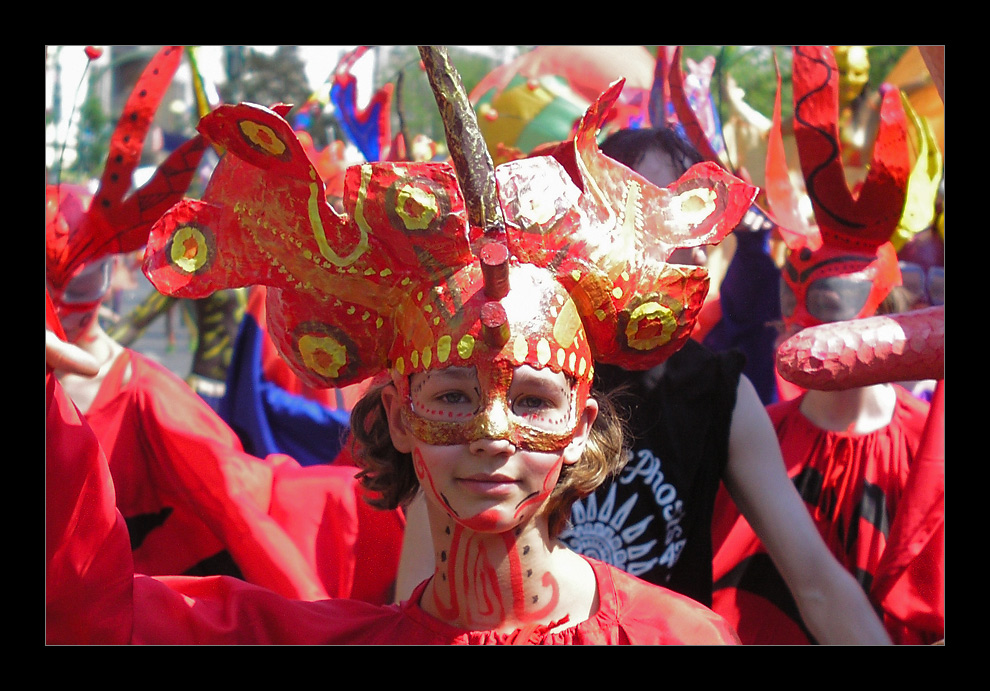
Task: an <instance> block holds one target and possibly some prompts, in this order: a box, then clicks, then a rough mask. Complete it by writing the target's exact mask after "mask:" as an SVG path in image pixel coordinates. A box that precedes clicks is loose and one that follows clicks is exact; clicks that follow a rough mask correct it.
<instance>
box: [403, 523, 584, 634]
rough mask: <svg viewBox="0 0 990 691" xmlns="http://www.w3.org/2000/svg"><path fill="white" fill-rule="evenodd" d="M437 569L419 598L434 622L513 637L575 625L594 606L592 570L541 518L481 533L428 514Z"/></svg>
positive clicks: (582, 619)
mask: <svg viewBox="0 0 990 691" xmlns="http://www.w3.org/2000/svg"><path fill="white" fill-rule="evenodd" d="M431 528H432V532H433V546H434V552H435V568H434V573H433V578H432V579H431V581H430V583H429V584H428V585H427V588H426V590H425V591H424V592H423V596H422V598H421V600H420V605H421V606H422V608H423V609H424V610H425V611H426V612H428V613H429V614H431V615H433V616H434V617H436V618H437V619H440V620H441V621H443V622H446V623H448V624H450V625H452V626H456V627H457V628H460V629H464V630H469V631H488V630H495V631H499V632H502V633H511V632H513V631H515V630H517V629H521V628H524V627H527V626H533V625H540V624H542V625H549V628H550V630H554V629H558V628H566V627H569V626H574V625H576V624H578V623H580V622H581V621H584V620H585V619H587V618H589V617H590V616H591V615H592V614H593V613H594V612H595V611H596V610H597V609H598V587H597V583H596V580H595V577H594V572H593V571H592V569H591V566H590V565H589V564H588V563H587V562H586V561H585V560H584V559H583V558H581V557H580V556H578V555H577V554H575V553H574V552H572V551H570V550H568V549H567V548H566V547H564V546H562V545H559V544H557V543H555V542H553V541H551V540H550V539H549V537H548V532H547V528H546V521H545V520H544V521H539V520H537V521H536V522H530V523H529V524H527V525H526V526H524V527H520V528H518V529H516V530H514V531H510V532H506V533H478V532H474V531H472V530H470V529H468V528H465V527H463V526H461V525H460V524H458V523H456V522H454V521H453V520H452V519H450V518H449V517H448V516H446V515H444V516H442V517H439V520H434V517H432V516H431Z"/></svg>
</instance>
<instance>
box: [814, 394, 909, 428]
mask: <svg viewBox="0 0 990 691" xmlns="http://www.w3.org/2000/svg"><path fill="white" fill-rule="evenodd" d="M896 404H897V393H896V391H894V387H892V386H891V385H890V384H874V385H873V386H864V387H861V388H857V389H848V390H845V391H808V393H806V394H805V396H804V399H803V400H802V401H801V412H802V413H803V414H804V416H805V417H806V418H808V420H810V421H811V422H812V424H814V425H815V426H817V427H820V428H821V429H825V430H829V431H833V432H843V433H847V434H869V433H870V432H875V431H876V430H878V429H882V428H884V427H886V426H887V425H889V424H890V421H891V420H892V419H893V416H894V408H895V406H896Z"/></svg>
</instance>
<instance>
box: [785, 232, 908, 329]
mask: <svg viewBox="0 0 990 691" xmlns="http://www.w3.org/2000/svg"><path fill="white" fill-rule="evenodd" d="M900 284H901V273H900V269H899V268H898V264H897V254H896V252H895V251H894V247H893V245H892V244H890V243H889V242H888V243H884V244H882V245H881V246H880V247H879V248H877V252H876V254H875V255H874V256H872V257H871V256H869V255H867V254H863V253H860V252H855V251H852V250H850V249H848V248H843V247H836V246H833V245H824V246H823V247H821V248H820V249H818V250H816V251H811V250H810V249H809V248H807V247H804V248H802V249H800V250H797V251H794V252H791V253H790V254H789V255H788V258H787V261H786V262H785V264H784V267H783V271H782V272H781V311H782V316H783V320H784V323H785V324H787V325H788V326H799V327H801V328H805V327H809V326H817V325H819V324H824V323H829V322H836V321H845V320H848V319H861V318H864V317H870V316H873V315H874V314H875V313H876V310H877V307H879V306H880V303H881V302H883V300H884V298H886V297H887V295H888V294H889V293H890V291H891V289H892V288H893V287H894V286H895V285H900Z"/></svg>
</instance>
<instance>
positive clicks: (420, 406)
mask: <svg viewBox="0 0 990 691" xmlns="http://www.w3.org/2000/svg"><path fill="white" fill-rule="evenodd" d="M492 249H493V250H496V251H497V250H498V248H497V247H495V248H492ZM480 271H481V269H479V268H475V267H474V266H471V267H467V268H466V269H464V270H463V271H462V272H459V273H458V274H456V275H455V279H457V278H461V279H465V280H467V281H468V285H473V286H474V287H475V290H474V292H473V293H472V294H470V296H468V297H467V299H466V301H465V302H464V303H463V305H462V306H461V310H460V311H459V313H458V314H457V318H456V319H452V320H451V321H450V322H448V323H447V324H446V327H445V328H444V329H443V331H442V332H441V331H438V332H437V337H436V339H435V341H434V343H435V347H433V348H426V349H416V348H413V347H411V343H408V342H404V341H403V339H399V340H398V341H397V342H396V345H395V347H394V348H393V354H392V357H391V358H390V359H391V361H392V363H393V367H392V372H391V373H392V381H393V383H394V384H395V385H396V388H397V389H398V391H399V393H400V395H401V396H403V398H404V399H405V400H406V403H407V405H406V406H405V408H404V415H405V418H406V421H407V423H408V424H409V426H410V429H411V430H412V431H413V434H414V435H415V436H416V437H417V438H418V439H420V440H421V441H423V442H426V443H428V444H432V445H438V446H444V445H454V444H466V443H470V442H472V441H475V440H477V439H481V438H493V439H508V440H510V441H511V442H512V443H513V445H515V446H516V447H517V448H521V449H525V450H530V451H548V452H550V451H554V452H555V451H561V450H562V449H563V448H565V447H566V446H567V445H568V444H569V443H570V442H571V440H572V438H573V435H574V430H575V428H576V426H577V422H578V415H577V411H578V410H583V409H584V407H585V403H586V402H587V398H588V393H589V390H590V387H591V380H592V377H593V373H594V370H593V365H592V355H591V349H590V345H589V343H588V339H587V336H586V334H585V333H584V329H583V327H582V324H581V319H580V317H579V316H578V313H577V308H576V305H575V304H574V301H573V299H572V298H571V296H570V295H569V294H568V293H567V291H566V290H564V288H563V286H561V284H560V283H559V282H558V281H557V280H555V279H554V277H553V275H552V274H551V273H549V272H547V271H545V270H543V269H540V268H538V267H535V266H533V265H531V264H515V265H513V266H511V267H508V266H505V267H504V268H502V269H499V271H502V272H504V273H507V276H508V280H509V283H510V284H511V286H512V289H511V290H508V291H507V292H506V294H505V295H504V296H503V297H502V298H501V299H500V300H498V301H494V300H492V299H491V296H489V295H486V293H485V288H484V286H483V285H480V284H482V283H484V284H485V285H487V283H486V281H485V280H484V278H485V277H484V276H478V275H477V274H478V273H479V272H480ZM489 271H490V270H489ZM490 272H491V271H490ZM491 273H493V272H491ZM472 276H473V278H474V280H472ZM488 279H489V281H497V279H494V278H493V277H492V276H489V277H488ZM479 286H480V289H478V288H479ZM446 292H447V291H445V290H434V291H431V293H432V294H431V296H430V299H432V300H439V299H441V298H442V296H443V295H444V294H445V293H446ZM468 292H470V289H469V291H468ZM423 309H424V311H425V312H426V313H427V314H430V313H438V312H439V311H440V309H439V306H438V309H437V310H434V309H432V308H431V307H430V304H429V302H427V303H425V304H424V306H423ZM448 367H450V368H456V370H457V371H458V374H463V375H464V379H463V380H462V381H459V382H457V384H456V386H454V387H453V388H448V387H447V386H446V385H439V386H438V385H437V383H436V380H432V381H431V380H430V379H429V378H430V377H432V376H434V375H436V373H437V372H441V371H443V370H444V369H445V368H448ZM521 367H528V368H531V369H532V370H534V371H536V372H546V371H549V372H554V373H562V374H563V375H564V376H563V377H558V378H555V379H553V381H555V382H559V381H561V380H562V381H564V382H565V383H566V384H565V386H566V388H565V389H560V387H559V386H553V385H551V384H550V383H549V382H547V381H546V378H544V379H543V380H542V381H543V383H542V385H541V386H535V385H534V384H533V383H529V384H526V383H522V384H520V381H522V382H526V381H530V382H532V379H533V378H532V377H530V378H529V379H526V378H524V377H523V376H522V375H517V374H516V373H517V371H518V369H519V368H521ZM410 370H413V371H414V374H413V373H411V372H410ZM414 375H415V376H414ZM439 376H440V378H441V380H442V381H449V380H450V375H443V374H441V375H439ZM517 378H518V380H519V381H517ZM448 395H451V396H452V398H451V400H449V401H446V400H445V399H443V398H442V397H444V396H448ZM530 401H533V402H534V403H535V402H536V401H540V402H541V403H540V404H538V405H535V404H534V405H530Z"/></svg>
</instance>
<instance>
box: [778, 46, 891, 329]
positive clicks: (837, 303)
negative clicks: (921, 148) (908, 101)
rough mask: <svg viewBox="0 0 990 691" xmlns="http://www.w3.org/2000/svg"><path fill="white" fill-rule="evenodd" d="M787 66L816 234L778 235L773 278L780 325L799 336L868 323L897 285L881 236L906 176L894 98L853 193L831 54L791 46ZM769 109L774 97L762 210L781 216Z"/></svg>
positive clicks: (885, 235)
mask: <svg viewBox="0 0 990 691" xmlns="http://www.w3.org/2000/svg"><path fill="white" fill-rule="evenodd" d="M792 65H793V71H792V77H793V90H794V104H795V120H794V122H795V127H794V134H795V139H796V143H797V148H798V153H799V156H800V164H801V170H802V172H803V174H804V178H805V185H806V189H807V192H808V195H809V198H810V200H811V203H812V207H813V209H814V216H815V221H816V223H817V226H815V227H811V228H808V229H802V230H801V231H800V232H791V233H785V234H784V239H785V242H786V243H787V245H788V247H789V248H790V252H789V254H788V257H787V260H786V261H785V263H784V266H783V269H782V272H781V308H782V316H783V320H784V323H785V324H787V325H788V326H791V327H793V326H798V327H802V328H804V327H809V326H816V325H819V324H822V323H826V322H832V321H844V320H847V319H857V318H863V317H869V316H872V315H873V314H875V313H876V310H877V308H878V307H879V306H880V304H881V303H882V302H883V300H884V299H885V298H886V297H887V295H888V294H889V293H890V291H891V289H892V288H893V287H894V286H897V285H900V284H901V273H900V270H899V268H898V265H897V254H896V251H895V249H894V245H893V244H892V243H891V241H890V238H891V237H892V235H893V233H894V231H895V229H896V228H897V223H898V220H899V218H900V216H901V213H902V211H903V209H904V200H905V195H906V188H907V181H908V176H909V173H910V157H909V152H908V148H907V138H906V134H907V119H906V114H905V111H904V106H903V103H902V99H901V96H900V94H899V93H898V92H897V91H896V90H888V91H886V92H885V93H884V95H883V100H882V103H881V118H880V120H881V122H880V126H879V128H878V131H877V135H876V139H875V142H874V145H873V158H872V161H871V165H870V170H869V172H868V174H867V176H866V179H865V180H864V181H863V183H862V184H861V185H860V186H859V188H858V189H857V190H856V192H855V193H854V192H853V190H851V189H850V188H849V185H848V183H847V181H846V177H845V172H844V166H843V163H842V158H841V144H840V138H839V128H838V108H839V105H838V104H839V93H838V92H839V78H838V70H837V68H836V65H835V56H834V55H833V53H832V51H831V49H829V48H828V47H825V46H795V47H794V48H793V62H792ZM778 86H779V84H778ZM779 106H780V94H779V89H778V98H777V103H776V104H775V110H774V122H773V127H772V129H771V133H770V137H771V144H772V146H771V152H776V153H775V154H774V155H773V156H770V157H768V163H767V180H768V182H767V196H768V198H769V199H770V202H771V207H773V208H774V209H775V211H776V210H777V209H778V208H780V209H781V213H782V214H785V215H786V214H787V210H788V209H787V204H788V198H787V196H786V195H784V194H782V192H783V191H784V190H787V189H789V188H790V183H789V181H787V180H786V177H785V175H786V174H785V172H784V167H783V166H782V165H780V164H781V163H782V161H783V159H782V158H780V156H782V143H781V142H782V140H781V133H780V113H779ZM778 205H779V206H778ZM790 216H795V214H790ZM795 230H797V229H791V231H795Z"/></svg>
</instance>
